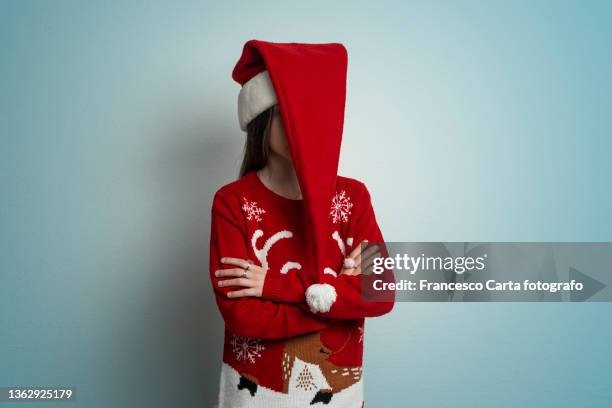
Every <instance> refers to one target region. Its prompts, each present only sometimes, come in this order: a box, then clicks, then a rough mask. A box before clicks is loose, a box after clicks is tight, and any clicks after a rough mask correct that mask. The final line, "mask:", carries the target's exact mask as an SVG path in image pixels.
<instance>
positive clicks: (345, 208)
mask: <svg viewBox="0 0 612 408" xmlns="http://www.w3.org/2000/svg"><path fill="white" fill-rule="evenodd" d="M351 208H353V203H352V202H351V198H350V197H349V196H348V195H347V194H346V191H344V190H342V191H340V192H337V191H336V194H335V195H334V198H333V199H332V205H331V210H330V211H329V215H330V216H331V218H332V222H333V223H334V224H337V223H339V222H347V221H348V216H349V215H351Z"/></svg>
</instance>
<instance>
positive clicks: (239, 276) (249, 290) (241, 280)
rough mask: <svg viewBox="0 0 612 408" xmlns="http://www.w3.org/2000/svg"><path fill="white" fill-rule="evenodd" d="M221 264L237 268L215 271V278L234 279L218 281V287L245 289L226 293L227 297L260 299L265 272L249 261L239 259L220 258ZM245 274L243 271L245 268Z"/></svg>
mask: <svg viewBox="0 0 612 408" xmlns="http://www.w3.org/2000/svg"><path fill="white" fill-rule="evenodd" d="M221 263H224V264H229V265H234V266H238V268H230V269H219V270H217V271H215V276H216V277H220V278H232V277H233V278H234V279H224V280H220V281H219V283H218V285H219V287H226V286H244V287H245V288H246V289H240V290H235V291H233V292H228V293H227V297H229V298H237V297H244V296H254V297H261V295H262V293H263V285H264V280H265V278H266V273H267V270H265V269H263V268H262V267H261V266H257V265H255V264H254V263H253V261H251V260H250V259H248V260H247V259H240V258H221ZM247 265H248V270H247V271H246V274H245V269H246V268H247Z"/></svg>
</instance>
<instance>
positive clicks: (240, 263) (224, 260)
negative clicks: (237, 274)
mask: <svg viewBox="0 0 612 408" xmlns="http://www.w3.org/2000/svg"><path fill="white" fill-rule="evenodd" d="M221 263H224V264H230V265H236V266H239V267H241V268H243V269H244V268H246V267H247V265H248V264H249V263H250V260H247V259H242V258H228V257H224V258H221Z"/></svg>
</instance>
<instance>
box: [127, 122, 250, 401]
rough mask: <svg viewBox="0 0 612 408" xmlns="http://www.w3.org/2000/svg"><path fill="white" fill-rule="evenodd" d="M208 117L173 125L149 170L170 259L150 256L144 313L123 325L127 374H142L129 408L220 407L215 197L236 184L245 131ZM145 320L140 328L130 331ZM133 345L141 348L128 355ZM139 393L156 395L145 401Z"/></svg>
mask: <svg viewBox="0 0 612 408" xmlns="http://www.w3.org/2000/svg"><path fill="white" fill-rule="evenodd" d="M206 115H207V116H208V117H204V118H202V112H201V111H200V112H198V116H199V118H198V120H193V117H194V116H195V115H194V116H192V119H191V120H189V119H188V120H178V119H173V121H174V126H170V127H169V128H166V129H165V131H164V132H163V134H162V137H161V139H162V142H161V145H160V148H159V151H158V154H157V156H156V158H155V159H154V160H153V161H152V162H151V168H148V169H147V172H150V173H151V178H153V179H154V183H155V185H156V186H157V187H155V193H154V197H155V200H156V201H157V205H159V208H156V210H155V214H157V216H159V217H161V218H163V220H161V221H157V220H156V221H155V223H156V228H159V227H163V228H160V229H159V230H158V231H157V232H156V234H159V235H160V236H162V237H163V238H162V239H161V241H162V242H163V245H164V246H165V247H164V248H160V251H159V252H160V253H161V254H163V255H160V254H159V253H158V254H155V253H151V256H152V257H153V258H154V259H156V260H158V263H159V264H156V265H153V266H152V268H153V269H154V270H153V271H150V274H145V275H147V276H146V279H147V280H148V282H147V283H146V285H147V288H148V291H147V292H146V293H147V295H146V298H145V299H143V301H144V302H145V304H144V305H143V306H142V307H141V308H140V309H139V310H140V311H141V312H142V313H140V316H133V317H132V318H131V319H122V321H123V322H124V324H126V327H125V328H124V330H125V333H123V334H122V336H123V335H125V336H126V337H123V338H122V339H121V340H120V341H119V339H118V340H117V346H118V347H119V348H120V350H122V351H121V353H122V354H123V356H122V358H125V359H127V360H128V361H129V363H126V368H127V369H128V370H129V371H130V372H133V373H134V372H135V373H139V374H142V378H128V379H126V380H127V383H126V384H122V385H121V395H118V396H117V398H118V400H119V401H121V403H122V406H134V407H138V406H159V407H162V406H180V407H213V406H214V405H215V404H216V402H217V395H218V387H219V374H220V368H221V358H222V347H223V330H224V325H223V321H222V319H221V316H220V314H219V311H218V308H217V304H216V302H215V298H214V295H213V291H212V287H211V282H210V278H209V265H208V264H209V244H210V208H211V205H212V198H213V195H214V193H215V191H216V190H217V189H218V188H219V187H220V186H221V185H223V184H225V183H227V182H229V181H231V180H233V179H235V178H236V177H237V168H238V163H237V161H238V159H239V156H240V154H241V151H240V150H239V149H237V148H236V147H237V146H240V144H237V140H236V137H228V134H230V135H235V134H238V132H239V131H237V130H236V129H235V128H234V127H230V126H229V125H230V124H231V122H229V121H228V120H226V119H215V112H208V113H206ZM184 116H186V115H185V113H184V112H182V113H180V114H178V115H177V117H178V118H180V117H184ZM219 116H221V115H217V116H216V117H217V118H218V117H219ZM196 117H197V116H196ZM222 117H224V118H226V117H227V115H222ZM228 122H229V123H228ZM147 177H149V176H147ZM151 251H152V252H153V251H154V249H152V250H151ZM140 318H141V319H143V322H144V323H141V325H139V326H133V325H131V324H129V323H130V321H134V320H137V319H140ZM130 336H131V337H130ZM143 340H144V341H143ZM126 344H128V345H131V346H132V347H135V345H136V344H140V346H139V347H137V348H134V349H132V350H129V349H126V348H125V345H126ZM131 364H133V365H139V368H138V369H137V370H134V369H133V368H130V367H129V365H131ZM135 389H136V390H143V391H144V390H149V391H148V392H149V393H150V395H151V396H150V397H145V398H143V396H142V394H140V393H139V392H135V391H134V390H135ZM124 404H125V405H124Z"/></svg>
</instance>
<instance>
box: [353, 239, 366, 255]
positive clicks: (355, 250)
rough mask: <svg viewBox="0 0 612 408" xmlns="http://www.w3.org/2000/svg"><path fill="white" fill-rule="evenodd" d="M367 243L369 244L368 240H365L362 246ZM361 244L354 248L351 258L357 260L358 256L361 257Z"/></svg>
mask: <svg viewBox="0 0 612 408" xmlns="http://www.w3.org/2000/svg"><path fill="white" fill-rule="evenodd" d="M367 242H368V240H367V239H364V240H363V241H361V244H365V243H367ZM361 244H359V245H357V246H356V247H355V248H353V250H352V251H351V254H350V255H349V257H351V258H353V259H355V258H356V257H357V256H359V254H360V253H361Z"/></svg>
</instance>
